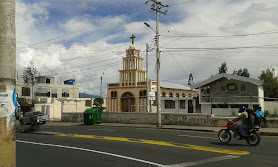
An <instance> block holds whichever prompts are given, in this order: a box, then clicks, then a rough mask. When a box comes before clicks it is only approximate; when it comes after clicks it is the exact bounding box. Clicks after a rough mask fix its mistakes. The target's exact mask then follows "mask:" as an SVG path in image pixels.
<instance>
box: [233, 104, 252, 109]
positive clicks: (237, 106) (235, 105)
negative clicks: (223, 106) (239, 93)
mask: <svg viewBox="0 0 278 167" xmlns="http://www.w3.org/2000/svg"><path fill="white" fill-rule="evenodd" d="M241 106H244V107H245V108H248V105H247V104H232V105H231V106H230V107H231V108H238V109H239V107H241Z"/></svg>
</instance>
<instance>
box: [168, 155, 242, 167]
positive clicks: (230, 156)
mask: <svg viewBox="0 0 278 167" xmlns="http://www.w3.org/2000/svg"><path fill="white" fill-rule="evenodd" d="M238 157H239V156H235V155H226V156H222V157H216V158H209V159H204V160H200V161H196V162H186V163H182V164H174V165H168V166H167V167H187V166H195V165H201V164H206V163H211V162H216V161H222V160H227V159H233V158H238Z"/></svg>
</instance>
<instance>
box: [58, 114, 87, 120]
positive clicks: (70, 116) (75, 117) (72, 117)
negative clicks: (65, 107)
mask: <svg viewBox="0 0 278 167" xmlns="http://www.w3.org/2000/svg"><path fill="white" fill-rule="evenodd" d="M62 122H84V117H83V113H66V112H64V113H62Z"/></svg>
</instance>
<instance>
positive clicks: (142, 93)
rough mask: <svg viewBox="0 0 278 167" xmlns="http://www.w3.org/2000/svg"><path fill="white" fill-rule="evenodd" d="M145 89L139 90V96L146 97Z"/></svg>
mask: <svg viewBox="0 0 278 167" xmlns="http://www.w3.org/2000/svg"><path fill="white" fill-rule="evenodd" d="M146 93H147V92H146V90H140V92H139V94H140V98H145V97H146Z"/></svg>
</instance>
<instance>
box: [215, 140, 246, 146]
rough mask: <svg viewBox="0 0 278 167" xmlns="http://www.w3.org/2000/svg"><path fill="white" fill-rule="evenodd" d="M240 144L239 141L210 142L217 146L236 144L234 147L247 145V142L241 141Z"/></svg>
mask: <svg viewBox="0 0 278 167" xmlns="http://www.w3.org/2000/svg"><path fill="white" fill-rule="evenodd" d="M242 142H243V143H242V144H239V143H221V142H210V143H211V144H213V145H218V146H236V147H242V146H249V145H248V144H247V143H246V144H245V143H244V141H242Z"/></svg>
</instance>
